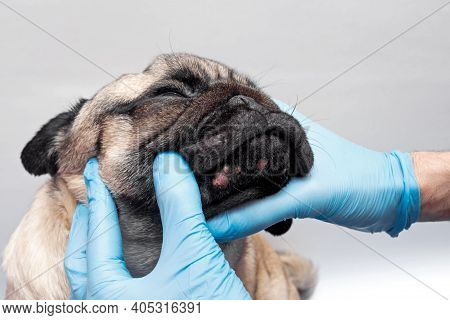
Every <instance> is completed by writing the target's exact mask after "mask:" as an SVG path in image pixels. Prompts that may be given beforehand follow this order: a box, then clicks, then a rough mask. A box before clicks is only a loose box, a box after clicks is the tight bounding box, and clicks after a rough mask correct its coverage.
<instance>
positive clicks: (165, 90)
mask: <svg viewBox="0 0 450 320" xmlns="http://www.w3.org/2000/svg"><path fill="white" fill-rule="evenodd" d="M154 96H158V97H180V98H188V95H187V94H186V93H185V92H184V90H183V89H181V88H178V87H176V86H163V87H160V88H157V89H155V90H154Z"/></svg>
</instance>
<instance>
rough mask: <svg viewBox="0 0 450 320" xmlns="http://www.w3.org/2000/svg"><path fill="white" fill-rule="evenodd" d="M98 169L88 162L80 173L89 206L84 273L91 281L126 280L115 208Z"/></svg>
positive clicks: (127, 276)
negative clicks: (86, 272) (87, 274)
mask: <svg viewBox="0 0 450 320" xmlns="http://www.w3.org/2000/svg"><path fill="white" fill-rule="evenodd" d="M98 168H99V165H98V162H97V160H96V159H95V158H92V159H89V161H88V163H87V164H86V168H85V170H84V180H85V183H86V189H87V194H88V202H89V231H88V243H87V258H88V264H87V265H88V273H89V276H92V279H95V281H102V279H105V278H107V279H109V280H118V279H123V278H130V277H131V276H130V274H129V272H128V270H127V269H126V267H125V262H124V259H123V252H122V237H121V234H120V228H119V219H118V216H117V210H116V205H115V204H114V200H113V198H112V196H111V194H110V192H109V190H108V188H107V187H106V186H105V184H104V183H103V181H102V180H101V178H100V175H99V173H98Z"/></svg>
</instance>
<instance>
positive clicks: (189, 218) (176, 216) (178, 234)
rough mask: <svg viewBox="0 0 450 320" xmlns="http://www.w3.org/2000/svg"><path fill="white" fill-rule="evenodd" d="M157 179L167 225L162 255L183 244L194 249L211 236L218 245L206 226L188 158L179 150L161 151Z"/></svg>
mask: <svg viewBox="0 0 450 320" xmlns="http://www.w3.org/2000/svg"><path fill="white" fill-rule="evenodd" d="M153 179H154V185H155V194H156V199H157V202H158V207H159V211H160V214H161V221H162V226H163V238H164V240H163V247H162V255H163V254H164V253H166V254H167V253H171V254H173V253H174V252H175V251H176V250H177V249H180V247H181V246H183V248H184V249H187V248H189V246H192V248H194V247H195V246H196V243H198V242H199V241H198V240H199V239H200V238H203V239H204V238H207V237H209V238H211V240H212V241H211V243H210V244H215V245H217V244H216V243H215V242H214V239H213V237H212V235H211V234H210V232H209V230H208V228H207V226H206V222H205V217H204V215H203V209H202V202H201V196H200V191H199V188H198V185H197V182H196V180H195V177H194V174H193V173H192V171H191V169H190V168H189V165H188V164H187V163H186V161H185V160H184V159H183V158H182V157H181V156H180V155H179V154H177V153H175V152H165V153H161V154H159V155H158V156H157V157H156V158H155V161H154V163H153ZM199 237H200V238H199ZM197 249H198V248H197ZM161 258H162V256H161Z"/></svg>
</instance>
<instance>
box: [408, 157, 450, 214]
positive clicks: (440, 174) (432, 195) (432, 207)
mask: <svg viewBox="0 0 450 320" xmlns="http://www.w3.org/2000/svg"><path fill="white" fill-rule="evenodd" d="M412 159H413V165H414V172H415V174H416V178H417V182H418V183H419V188H420V198H421V215H420V217H419V221H442V220H450V152H414V153H412Z"/></svg>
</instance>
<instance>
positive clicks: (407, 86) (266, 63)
mask: <svg viewBox="0 0 450 320" xmlns="http://www.w3.org/2000/svg"><path fill="white" fill-rule="evenodd" d="M444 2H445V1H442V0H441V1H437V0H427V1H423V0H422V1H419V0H416V1H411V0H396V1H392V0H380V1H369V0H342V1H332V0H330V1H306V0H304V1H264V2H263V1H258V2H255V1H237V0H236V1H222V2H220V3H219V2H217V1H214V2H213V1H195V2H192V1H152V2H148V1H127V2H121V3H117V2H112V1H106V0H103V1H95V2H94V1H87V0H83V1H72V2H70V1H64V2H61V1H54V0H45V1H44V0H42V1H39V2H30V1H24V0H17V1H11V0H9V1H8V0H6V1H5V3H8V4H9V5H11V6H13V7H14V8H15V9H16V10H17V11H19V12H20V13H21V14H22V15H24V16H26V17H27V18H28V19H31V20H32V21H34V22H35V23H36V24H38V25H40V26H41V27H42V28H44V29H45V30H48V32H50V33H52V34H53V35H54V36H56V37H58V38H59V39H61V41H63V42H65V43H67V44H68V45H69V46H71V47H73V48H74V49H75V50H77V51H79V52H80V53H81V54H83V55H85V56H86V57H88V58H89V59H91V60H92V61H95V62H96V63H97V64H98V65H100V66H101V67H103V68H104V69H106V70H107V71H108V72H109V73H112V74H113V75H120V74H121V73H128V72H134V71H138V70H141V69H143V68H144V67H145V66H146V64H147V63H148V62H149V61H150V60H151V58H152V57H154V56H155V55H156V54H158V53H161V52H168V51H171V47H172V48H173V50H174V51H188V52H192V53H196V54H199V55H203V56H206V57H211V58H215V59H217V60H220V61H223V62H225V63H227V64H229V65H230V66H233V67H236V68H237V69H239V70H241V71H243V72H246V73H248V74H250V75H253V76H255V77H256V78H259V79H260V82H261V83H262V84H263V85H265V86H267V88H266V90H267V92H268V93H269V94H271V95H272V96H273V97H276V98H279V99H282V100H284V101H286V102H287V103H294V102H295V101H296V97H297V96H298V98H300V99H301V98H303V97H305V96H307V95H308V94H310V93H311V92H313V91H314V90H315V89H316V88H318V87H320V86H321V85H322V84H324V83H326V82H327V81H329V80H330V79H332V78H333V77H334V76H335V75H337V74H339V73H340V72H342V71H343V70H345V69H346V68H348V67H350V66H351V65H353V64H354V63H355V62H357V61H358V60H360V59H361V58H362V57H364V56H366V55H367V54H368V53H370V52H372V51H373V50H375V49H377V48H378V47H379V46H381V45H382V44H384V43H385V42H386V41H388V40H390V39H392V38H393V37H394V36H396V35H397V34H399V33H400V32H402V31H403V30H405V29H406V28H408V27H409V26H411V25H412V24H414V23H415V22H416V21H418V20H419V19H421V18H422V17H424V16H426V15H427V14H429V13H430V12H432V11H433V10H434V9H436V8H437V7H438V6H439V5H441V4H442V3H444ZM449 18H450V6H448V7H447V8H445V9H443V10H442V11H441V12H439V13H437V14H436V15H435V16H433V17H431V18H430V19H428V20H427V21H425V22H424V23H422V24H420V25H419V26H417V27H416V28H414V29H413V30H411V31H410V32H408V33H407V34H405V35H404V36H402V37H401V38H399V39H398V40H396V41H395V42H393V43H391V44H390V45H388V46H387V47H386V48H384V49H383V50H381V51H380V52H378V53H377V54H375V55H374V56H372V57H371V58H369V59H367V60H366V61H364V62H363V63H361V64H360V65H359V66H357V67H355V68H354V69H353V70H351V71H350V72H348V73H347V74H345V75H344V76H342V77H341V78H339V79H338V80H336V81H335V82H333V83H332V84H331V85H329V86H327V87H326V88H325V89H323V90H322V91H320V92H319V93H317V94H316V95H314V96H313V97H311V98H310V99H308V100H307V101H305V102H304V103H302V104H301V105H300V106H299V107H298V108H299V110H301V111H302V112H304V113H305V114H306V115H308V116H311V117H312V118H313V119H315V120H317V121H320V123H321V124H323V125H324V126H326V127H328V128H330V129H332V130H334V131H336V132H337V133H338V134H341V135H343V136H345V137H347V138H349V139H351V140H353V141H355V142H357V143H360V144H363V145H365V146H367V147H370V148H374V149H377V150H391V149H401V150H404V151H411V150H425V149H426V150H449V149H450V132H449V122H450V105H449V101H450V90H449V84H450V34H449V32H450V31H449V30H450V19H449ZM0 21H1V28H0V35H1V39H2V41H1V42H0V55H1V68H0V75H1V77H0V88H1V92H2V93H1V94H0V105H1V109H0V110H1V111H2V117H1V118H0V142H1V149H2V151H1V153H0V159H1V164H2V165H1V166H0V174H1V180H0V195H1V204H2V210H0V217H1V218H0V219H1V220H0V221H1V225H0V230H1V232H0V248H3V247H4V246H5V244H6V242H7V239H8V238H9V236H10V235H11V233H12V232H13V230H14V228H15V227H16V226H17V224H18V222H19V220H20V218H21V217H22V215H23V214H24V213H25V211H26V210H27V208H28V207H29V205H30V203H31V200H32V197H33V195H34V193H35V191H36V189H37V188H38V186H39V185H40V184H42V182H43V181H44V180H45V179H46V178H45V177H41V178H33V177H31V176H29V175H28V174H27V173H26V172H25V170H24V169H23V168H22V166H21V163H20V161H19V154H20V151H21V149H22V148H23V146H24V145H25V143H26V142H27V141H28V140H29V139H31V137H32V135H33V134H34V132H35V131H36V130H37V129H38V128H39V127H40V126H41V125H42V124H44V123H45V122H46V121H47V120H48V119H50V118H51V117H53V116H54V115H56V114H57V113H59V112H61V111H63V110H65V109H67V107H68V106H69V105H70V104H71V103H72V102H74V101H75V100H76V98H78V97H80V96H85V97H89V96H90V95H92V94H93V93H94V92H95V91H96V90H98V89H99V88H100V87H101V86H103V85H104V84H106V83H108V82H110V81H111V78H110V76H109V75H107V74H105V73H104V72H103V71H101V70H99V69H98V68H96V67H94V66H93V65H91V64H89V63H88V62H86V61H85V60H83V59H81V58H80V56H78V55H77V54H75V53H73V52H72V51H70V50H68V49H67V48H66V47H64V46H62V45H61V44H60V43H58V42H57V41H55V39H52V38H51V37H49V36H48V35H47V34H45V33H43V32H42V31H40V30H38V29H37V28H36V27H35V26H33V25H31V24H30V23H29V22H27V21H25V20H24V19H23V18H21V17H19V16H17V15H16V14H14V13H13V12H11V11H10V10H9V9H7V8H6V7H4V6H3V5H1V4H0ZM449 231H450V224H449V223H441V224H422V225H415V226H413V228H412V231H411V232H405V233H404V234H402V235H401V236H400V238H399V239H390V238H389V237H388V236H386V235H375V236H372V235H365V234H361V233H356V232H352V234H353V235H355V236H357V237H359V238H360V239H361V240H362V241H363V242H364V243H367V244H368V245H369V246H371V247H373V248H375V249H376V250H378V251H379V252H380V253H381V254H382V255H384V256H386V257H388V258H389V259H391V260H392V261H394V262H395V263H397V264H398V265H399V266H401V267H402V268H403V269H404V270H406V271H408V272H410V273H411V274H412V275H414V276H415V277H417V278H418V279H420V280H421V281H423V282H424V283H426V284H428V285H429V286H431V287H433V288H435V289H436V290H438V291H439V292H441V293H442V294H444V295H446V296H447V297H449V296H450V291H449V290H450V278H449V270H450V258H449V256H450V238H449V233H450V232H449ZM285 238H286V239H287V241H288V242H289V243H290V244H291V245H292V246H294V247H295V249H296V250H297V251H299V252H300V253H302V254H304V255H305V256H309V257H311V258H312V259H313V260H314V261H315V263H316V264H317V265H318V266H319V268H320V282H319V287H318V289H317V293H316V295H315V298H316V299H348V298H352V299H377V298H386V299H405V298H407V299H410V298H413V299H422V298H426V299H428V298H429V299H439V296H438V295H436V294H434V293H433V292H432V291H431V290H429V289H427V288H426V287H425V286H424V285H422V284H420V283H419V282H418V281H416V280H414V279H413V278H412V277H410V276H409V275H407V274H406V273H405V272H403V271H400V270H399V269H398V268H396V267H394V266H393V265H392V264H390V263H388V262H386V261H385V260H384V259H382V258H380V256H378V255H376V254H374V253H373V252H372V251H370V250H369V249H367V247H365V246H363V245H361V244H360V243H359V242H357V241H355V240H354V239H352V238H350V237H349V236H348V235H347V234H345V233H343V232H342V231H341V230H339V229H337V228H336V227H333V226H331V225H326V224H324V223H319V222H314V221H301V222H298V223H297V224H296V225H295V228H294V230H293V231H291V232H290V233H289V234H288V235H287V236H286V237H285ZM275 241H276V242H277V245H280V246H282V245H286V243H285V242H284V241H283V240H280V239H277V240H275ZM4 285H5V279H4V275H3V274H1V275H0V290H2V288H1V287H4ZM2 291H3V290H2Z"/></svg>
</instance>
